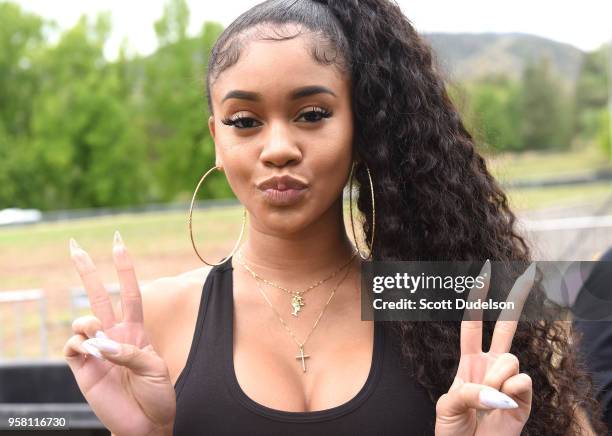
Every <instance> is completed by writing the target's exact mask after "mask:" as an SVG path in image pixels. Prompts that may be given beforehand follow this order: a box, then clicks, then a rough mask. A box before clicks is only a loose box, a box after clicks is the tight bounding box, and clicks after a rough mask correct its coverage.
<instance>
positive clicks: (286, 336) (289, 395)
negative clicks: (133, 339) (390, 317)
mask: <svg viewBox="0 0 612 436" xmlns="http://www.w3.org/2000/svg"><path fill="white" fill-rule="evenodd" d="M343 291H346V290H343V289H340V288H339V289H338V290H337V292H338V295H334V298H333V299H332V300H331V301H330V303H329V304H328V305H327V307H326V308H325V310H323V314H322V315H321V316H320V318H319V315H320V314H321V312H322V309H323V307H324V306H325V303H326V300H327V298H328V297H329V293H328V292H326V291H324V292H322V293H321V294H325V295H317V296H315V297H314V298H313V297H310V298H308V297H306V298H305V302H306V305H308V307H307V308H306V307H304V308H302V310H301V311H300V312H299V314H298V316H297V317H295V316H292V315H291V312H292V305H291V296H290V295H286V296H283V295H282V294H281V293H277V294H274V293H272V292H271V291H267V293H268V294H269V295H270V297H269V298H270V300H271V302H273V306H274V307H275V309H276V312H275V310H273V309H272V308H271V307H270V306H269V305H268V304H267V303H266V302H265V299H264V298H263V296H262V295H261V294H260V293H259V292H257V290H253V289H252V288H250V287H248V286H246V284H245V283H243V282H241V280H240V278H237V279H235V283H234V292H233V304H232V306H233V317H232V320H231V323H230V322H228V326H229V325H231V338H232V340H231V344H228V351H229V350H230V349H231V355H230V359H229V362H231V363H230V364H229V365H228V368H227V369H228V370H229V375H230V378H231V379H233V381H234V383H235V384H236V386H237V388H238V389H239V390H240V391H241V394H242V395H244V396H246V397H247V398H248V399H249V400H250V401H252V402H254V403H256V405H263V406H266V407H268V408H272V409H276V410H282V411H290V412H308V411H316V410H323V409H329V408H333V407H337V406H340V405H343V404H345V403H347V402H349V401H351V399H353V398H355V397H356V396H357V395H358V393H359V392H360V391H361V390H363V388H364V386H365V384H366V382H367V380H368V377H370V375H371V370H372V367H373V357H374V351H375V350H374V347H375V328H374V323H373V322H371V321H361V319H360V301H359V296H358V294H357V295H353V294H348V292H344V294H341V292H343ZM194 294H196V295H197V293H194ZM338 296H340V298H337V299H335V298H336V297H338ZM193 300H194V301H189V302H187V304H185V305H184V306H183V307H184V309H183V311H182V312H183V313H180V314H179V313H177V316H176V319H177V322H176V323H174V327H173V329H172V330H173V332H172V333H169V334H168V337H170V336H172V337H174V338H175V340H173V341H170V340H169V339H166V340H164V341H163V346H162V347H161V349H162V351H161V352H160V354H162V357H164V359H165V360H166V362H167V364H168V368H169V371H170V376H171V380H172V382H173V383H176V380H177V379H178V377H179V375H180V373H181V371H182V370H183V368H184V367H185V364H186V362H187V358H188V355H189V350H190V347H191V341H192V339H193V335H194V330H195V327H196V321H197V318H198V307H199V301H196V300H197V299H195V298H194V299H193ZM334 303H335V305H333V306H332V304H334ZM307 309H308V310H307ZM328 310H329V311H330V312H329V313H327V311H328ZM332 311H333V312H332ZM279 316H280V317H281V318H282V319H283V320H284V322H285V325H284V326H283V323H282V322H281V321H280V320H279ZM317 319H318V322H317ZM315 322H317V325H316V327H315V328H314V329H313V328H312V327H313V325H314V323H315ZM290 332H291V333H290ZM176 339H179V340H176ZM296 342H300V343H303V344H304V346H303V353H302V350H301V349H300V347H299V346H298V345H297V343H296ZM304 342H305V343H304ZM302 354H303V358H302ZM221 358H222V356H219V359H221ZM304 368H305V369H306V371H304Z"/></svg>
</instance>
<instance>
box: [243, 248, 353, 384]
mask: <svg viewBox="0 0 612 436" xmlns="http://www.w3.org/2000/svg"><path fill="white" fill-rule="evenodd" d="M356 254H357V253H354V254H353V256H351V260H353V258H354V257H355V255H356ZM242 265H244V264H242ZM350 270H351V269H350V268H347V269H346V273H345V274H344V277H342V280H340V282H339V283H338V284H337V285H336V286H334V288H333V289H332V291H331V294H330V296H329V298H328V299H327V302H326V303H325V306H323V310H321V313H319V316H318V317H317V320H316V321H315V323H314V324H313V326H312V328H311V329H310V332H309V333H308V336H306V339H304V342H300V341H298V339H297V338H296V337H295V334H293V332H292V331H291V329H290V328H289V327H288V326H287V324H286V323H285V320H284V319H283V318H282V317H281V316H280V314H279V313H278V311H277V310H276V309H275V308H274V306H273V305H272V303H271V302H270V300H269V299H268V296H267V295H266V294H265V292H264V291H263V289H262V288H261V286H260V284H259V280H255V284H256V285H257V288H258V289H259V292H260V293H261V295H263V297H264V299H265V300H266V302H267V303H268V305H269V306H270V308H271V309H272V310H273V311H274V313H275V314H276V317H277V318H278V320H279V321H280V323H281V324H282V325H283V327H284V328H285V330H287V332H289V334H290V335H291V337H292V338H293V340H294V341H295V343H296V344H297V346H298V348H299V350H300V351H299V353H300V354H298V355H297V356H295V359H296V360H298V359H299V360H301V361H302V362H301V363H302V372H306V360H305V359H307V358H309V357H310V354H304V345H306V342H307V341H308V339H309V338H310V335H311V334H312V332H313V331H314V329H315V328H316V327H317V324H319V320H320V319H321V317H322V316H323V313H324V312H325V309H326V308H327V306H328V305H329V302H330V301H331V299H332V298H333V297H334V294H335V293H336V289H338V288H339V287H340V285H341V284H342V283H343V282H344V280H346V277H347V276H348V273H349V271H350Z"/></svg>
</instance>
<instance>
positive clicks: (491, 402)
mask: <svg viewBox="0 0 612 436" xmlns="http://www.w3.org/2000/svg"><path fill="white" fill-rule="evenodd" d="M478 398H479V400H480V403H481V404H482V405H483V406H485V407H490V408H492V409H516V408H517V407H518V404H516V402H515V401H514V400H513V399H512V398H510V397H509V396H508V395H506V394H504V393H503V392H500V391H498V390H495V389H486V388H485V389H482V390H481V391H480V392H479V394H478Z"/></svg>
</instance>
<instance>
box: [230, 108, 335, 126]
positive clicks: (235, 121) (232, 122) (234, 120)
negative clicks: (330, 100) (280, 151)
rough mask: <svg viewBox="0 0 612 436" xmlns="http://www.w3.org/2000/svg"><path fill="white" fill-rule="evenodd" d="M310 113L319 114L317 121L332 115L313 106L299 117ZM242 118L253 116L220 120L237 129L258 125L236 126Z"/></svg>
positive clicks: (246, 118) (248, 118) (249, 118)
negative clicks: (319, 117)
mask: <svg viewBox="0 0 612 436" xmlns="http://www.w3.org/2000/svg"><path fill="white" fill-rule="evenodd" d="M311 113H317V114H318V115H320V116H321V119H319V120H317V121H321V120H322V119H323V118H329V117H331V116H332V112H330V111H328V110H327V109H324V108H320V107H316V106H313V107H312V108H311V110H309V111H307V112H302V113H301V114H300V117H302V116H304V115H306V114H311ZM244 120H253V118H251V117H229V118H224V119H222V120H221V122H222V123H223V124H225V125H226V126H233V127H236V128H237V129H240V130H244V129H252V128H254V127H258V126H254V127H237V126H236V124H238V123H239V122H241V121H244ZM317 121H314V122H317ZM314 122H310V124H312V123H314Z"/></svg>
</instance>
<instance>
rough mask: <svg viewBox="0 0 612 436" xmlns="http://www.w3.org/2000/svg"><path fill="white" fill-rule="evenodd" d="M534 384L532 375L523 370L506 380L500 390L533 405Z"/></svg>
mask: <svg viewBox="0 0 612 436" xmlns="http://www.w3.org/2000/svg"><path fill="white" fill-rule="evenodd" d="M532 385H533V383H532V380H531V377H529V375H528V374H525V373H524V372H522V373H520V374H516V375H514V376H512V377H510V378H509V379H508V380H506V381H505V382H504V384H503V385H502V387H501V389H500V390H501V391H502V392H504V393H505V394H507V395H511V396H512V397H513V398H516V399H517V400H518V401H521V402H523V403H525V404H529V405H531V398H532V396H533V387H532Z"/></svg>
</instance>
